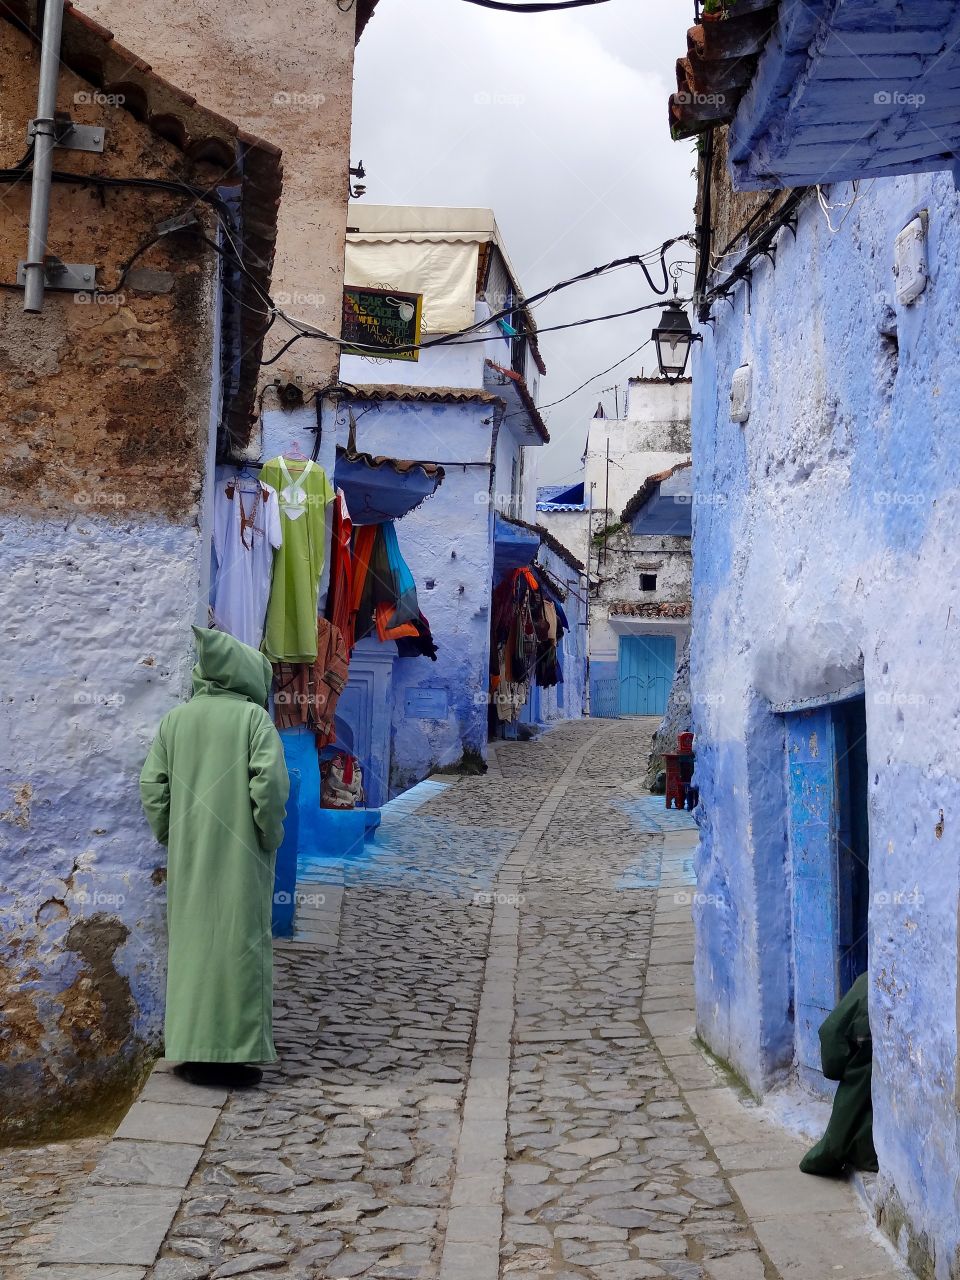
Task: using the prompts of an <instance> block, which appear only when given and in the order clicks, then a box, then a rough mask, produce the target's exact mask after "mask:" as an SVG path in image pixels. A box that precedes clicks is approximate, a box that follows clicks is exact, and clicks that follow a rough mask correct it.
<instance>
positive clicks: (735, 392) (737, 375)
mask: <svg viewBox="0 0 960 1280" xmlns="http://www.w3.org/2000/svg"><path fill="white" fill-rule="evenodd" d="M752 402H753V370H752V369H751V368H750V366H749V365H748V364H742V365H741V366H740V368H739V369H736V370H735V371H734V374H733V378H732V380H731V382H730V417H731V418H732V419H733V420H734V422H746V420H747V419H748V418H749V417H750V408H751V404H752Z"/></svg>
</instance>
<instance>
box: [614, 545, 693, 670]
mask: <svg viewBox="0 0 960 1280" xmlns="http://www.w3.org/2000/svg"><path fill="white" fill-rule="evenodd" d="M594 543H595V545H594V550H593V557H594V559H593V564H594V569H595V571H596V572H597V573H598V574H599V577H600V585H599V587H598V588H597V590H596V591H595V593H594V596H593V599H592V602H591V608H590V613H591V617H590V660H591V668H592V669H593V670H594V673H595V674H596V675H597V678H598V679H599V678H602V677H601V675H600V674H598V670H599V669H598V666H597V664H602V663H609V662H614V663H616V659H617V650H618V645H619V635H618V632H617V631H616V629H615V627H614V625H613V623H612V622H611V617H610V606H611V605H612V604H613V603H614V602H618V601H624V600H626V601H629V602H638V603H639V602H646V603H650V604H659V603H671V604H673V603H682V602H687V603H689V600H690V591H691V577H692V570H691V562H690V539H689V538H678V537H673V536H671V535H664V536H660V535H649V534H644V535H634V534H631V533H630V531H629V529H620V530H619V531H618V532H616V533H614V534H608V536H607V551H606V559H603V550H602V545H601V543H600V539H599V538H595V539H594ZM598 554H599V555H600V557H601V560H600V567H599V569H596V563H597V555H598ZM641 573H656V575H657V589H656V591H641V590H640V574H641ZM630 621H631V622H632V623H634V624H638V623H640V622H641V621H642V620H641V619H639V618H634V619H631V620H630ZM686 626H687V623H686V620H680V622H679V626H678V627H675V628H673V633H674V634H678V635H679V634H683V633H684V632H685V630H686ZM654 629H656V632H657V634H659V633H660V632H661V631H662V629H663V626H662V623H660V622H654V623H653V624H652V626H651V631H652V630H654ZM603 674H608V673H606V672H605V673H603ZM609 674H616V673H615V672H611V673H609Z"/></svg>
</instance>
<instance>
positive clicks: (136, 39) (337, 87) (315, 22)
mask: <svg viewBox="0 0 960 1280" xmlns="http://www.w3.org/2000/svg"><path fill="white" fill-rule="evenodd" d="M84 8H85V10H86V11H87V12H88V13H90V14H91V15H92V16H93V17H95V18H97V19H98V20H99V21H100V22H102V23H104V25H106V26H107V27H109V28H110V29H111V30H112V31H115V32H116V33H117V35H118V38H119V39H120V40H122V42H123V43H124V44H125V45H127V47H128V48H131V49H135V50H136V51H137V52H138V53H139V54H140V55H141V56H142V57H143V58H144V59H146V61H147V62H149V63H150V64H151V66H152V67H153V69H154V70H155V71H156V72H158V73H159V74H160V75H162V76H165V77H166V78H167V79H168V80H171V81H172V82H173V83H174V84H178V85H181V86H182V87H183V88H184V89H187V90H189V92H190V93H192V94H193V95H194V97H196V99H197V100H198V102H201V103H203V105H204V106H206V107H210V108H211V109H212V110H214V111H218V112H220V114H221V115H224V116H226V117H227V119H229V120H233V121H234V122H235V123H236V124H238V125H239V126H240V127H241V128H243V129H246V130H249V131H250V132H251V133H253V134H255V135H256V136H257V137H259V138H264V139H265V140H266V141H268V142H272V143H274V144H275V145H276V146H278V147H280V149H281V150H282V152H283V159H284V175H283V198H282V200H281V205H280V217H279V222H278V228H277V244H276V257H275V260H274V265H273V286H272V294H273V297H274V298H275V300H276V301H277V302H278V304H279V305H281V306H282V307H283V309H284V310H285V311H287V312H288V313H289V314H290V315H293V316H296V317H298V318H300V319H302V320H305V321H307V322H308V323H310V324H312V325H316V326H318V327H319V328H321V329H323V330H324V331H325V332H327V333H333V334H339V332H340V324H341V318H342V309H343V259H344V243H345V239H346V227H347V199H348V193H349V182H350V176H349V169H350V127H351V119H352V102H353V55H354V45H355V35H356V20H357V15H356V6H355V5H353V4H349V5H347V4H343V5H341V4H339V3H338V0H315V3H313V4H311V5H310V6H309V8H308V9H307V10H305V9H304V7H303V5H302V4H300V3H298V2H297V0H271V3H270V4H269V5H263V4H260V3H255V2H254V0H241V2H240V3H237V2H236V0H187V2H186V3H184V0H85V4H84ZM290 336H291V333H290V330H289V329H288V327H287V326H286V325H277V326H276V328H275V329H274V330H273V331H271V333H269V334H268V335H267V339H266V342H265V350H264V354H265V356H266V357H269V356H271V355H273V354H274V353H275V352H276V350H277V349H278V348H279V347H280V346H281V345H282V344H283V343H284V342H286V341H287V340H288V339H289V337H290ZM337 367H338V348H337V347H336V346H335V345H334V344H333V343H327V342H315V341H311V340H309V339H308V340H303V341H300V342H298V343H296V345H295V346H293V347H292V348H291V349H290V351H289V352H288V353H287V354H285V355H284V356H283V357H282V359H281V361H280V362H279V364H278V365H275V366H271V368H270V369H269V370H265V373H268V374H269V376H270V377H273V376H274V375H276V374H278V373H289V374H290V375H293V376H300V377H302V378H303V380H304V385H305V386H306V387H317V386H325V385H327V384H328V383H330V382H333V381H335V380H336V376H337Z"/></svg>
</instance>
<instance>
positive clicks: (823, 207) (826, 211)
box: [817, 178, 876, 235]
mask: <svg viewBox="0 0 960 1280" xmlns="http://www.w3.org/2000/svg"><path fill="white" fill-rule="evenodd" d="M875 182H876V178H874V179H873V181H872V182H871V183H870V186H869V187H867V189H866V191H864V192H863V194H864V195H866V192H867V191H869V190H870V188H871V187H872V186H873V184H874V183H875ZM860 198H861V193H860V179H859V178H854V180H853V199H852V200H848V201H847V202H846V203H845V204H844V203H841V204H829V203H828V201H827V198H826V196H825V195H824V194H823V187H822V186H821V185H820V183H819V182H818V183H817V203H818V204H819V206H820V211H821V213H822V214H823V216H824V219H825V221H826V224H827V227H828V229H829V231H830V233H831V235H836V234H837V232H838V231H839V230H840V228H841V227H842V226H843V224H844V223H845V222H846V220H847V219H848V218H849V217H850V214H851V213H852V212H853V206H854V205H855V204H856V203H857V201H858V200H859V199H860ZM837 209H846V213H845V214H844V215H843V217H842V218H841V219H840V221H839V222H838V223H837V225H836V226H834V225H833V220H832V219H831V217H830V214H831V213H833V212H834V211H835V210H837Z"/></svg>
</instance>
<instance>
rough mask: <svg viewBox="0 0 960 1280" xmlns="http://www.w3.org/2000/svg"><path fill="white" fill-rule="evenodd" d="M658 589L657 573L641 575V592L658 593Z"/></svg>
mask: <svg viewBox="0 0 960 1280" xmlns="http://www.w3.org/2000/svg"><path fill="white" fill-rule="evenodd" d="M656 589H657V575H656V574H655V573H641V575H640V590H641V591H656Z"/></svg>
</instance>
